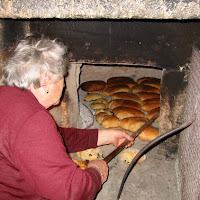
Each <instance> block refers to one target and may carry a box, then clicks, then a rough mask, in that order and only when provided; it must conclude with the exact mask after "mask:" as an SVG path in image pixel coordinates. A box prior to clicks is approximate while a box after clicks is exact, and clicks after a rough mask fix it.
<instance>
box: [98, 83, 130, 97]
mask: <svg viewBox="0 0 200 200" xmlns="http://www.w3.org/2000/svg"><path fill="white" fill-rule="evenodd" d="M117 92H130V88H129V87H128V86H127V85H115V86H112V87H108V88H106V89H104V90H103V91H101V92H100V94H101V95H102V96H112V95H113V94H115V93H117Z"/></svg>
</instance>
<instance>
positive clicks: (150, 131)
mask: <svg viewBox="0 0 200 200" xmlns="http://www.w3.org/2000/svg"><path fill="white" fill-rule="evenodd" d="M158 136H159V131H158V129H157V128H155V127H153V126H148V127H147V128H146V129H145V130H144V131H142V132H141V133H140V134H139V138H140V139H142V140H147V141H151V140H154V139H155V138H157V137H158Z"/></svg>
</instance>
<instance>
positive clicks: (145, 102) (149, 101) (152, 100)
mask: <svg viewBox="0 0 200 200" xmlns="http://www.w3.org/2000/svg"><path fill="white" fill-rule="evenodd" d="M152 103H160V98H154V99H146V100H144V101H142V105H145V104H152Z"/></svg>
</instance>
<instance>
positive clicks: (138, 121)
mask: <svg viewBox="0 0 200 200" xmlns="http://www.w3.org/2000/svg"><path fill="white" fill-rule="evenodd" d="M146 121H147V119H146V118H144V117H128V118H124V119H122V120H121V121H120V124H119V126H120V127H121V128H123V129H124V130H126V131H130V132H136V131H137V130H138V129H139V128H140V127H141V126H142V125H143V124H145V123H146Z"/></svg>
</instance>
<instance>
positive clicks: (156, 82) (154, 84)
mask: <svg viewBox="0 0 200 200" xmlns="http://www.w3.org/2000/svg"><path fill="white" fill-rule="evenodd" d="M140 84H141V85H149V86H152V87H155V88H158V89H159V90H160V80H145V81H142V82H141V83H140Z"/></svg>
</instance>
